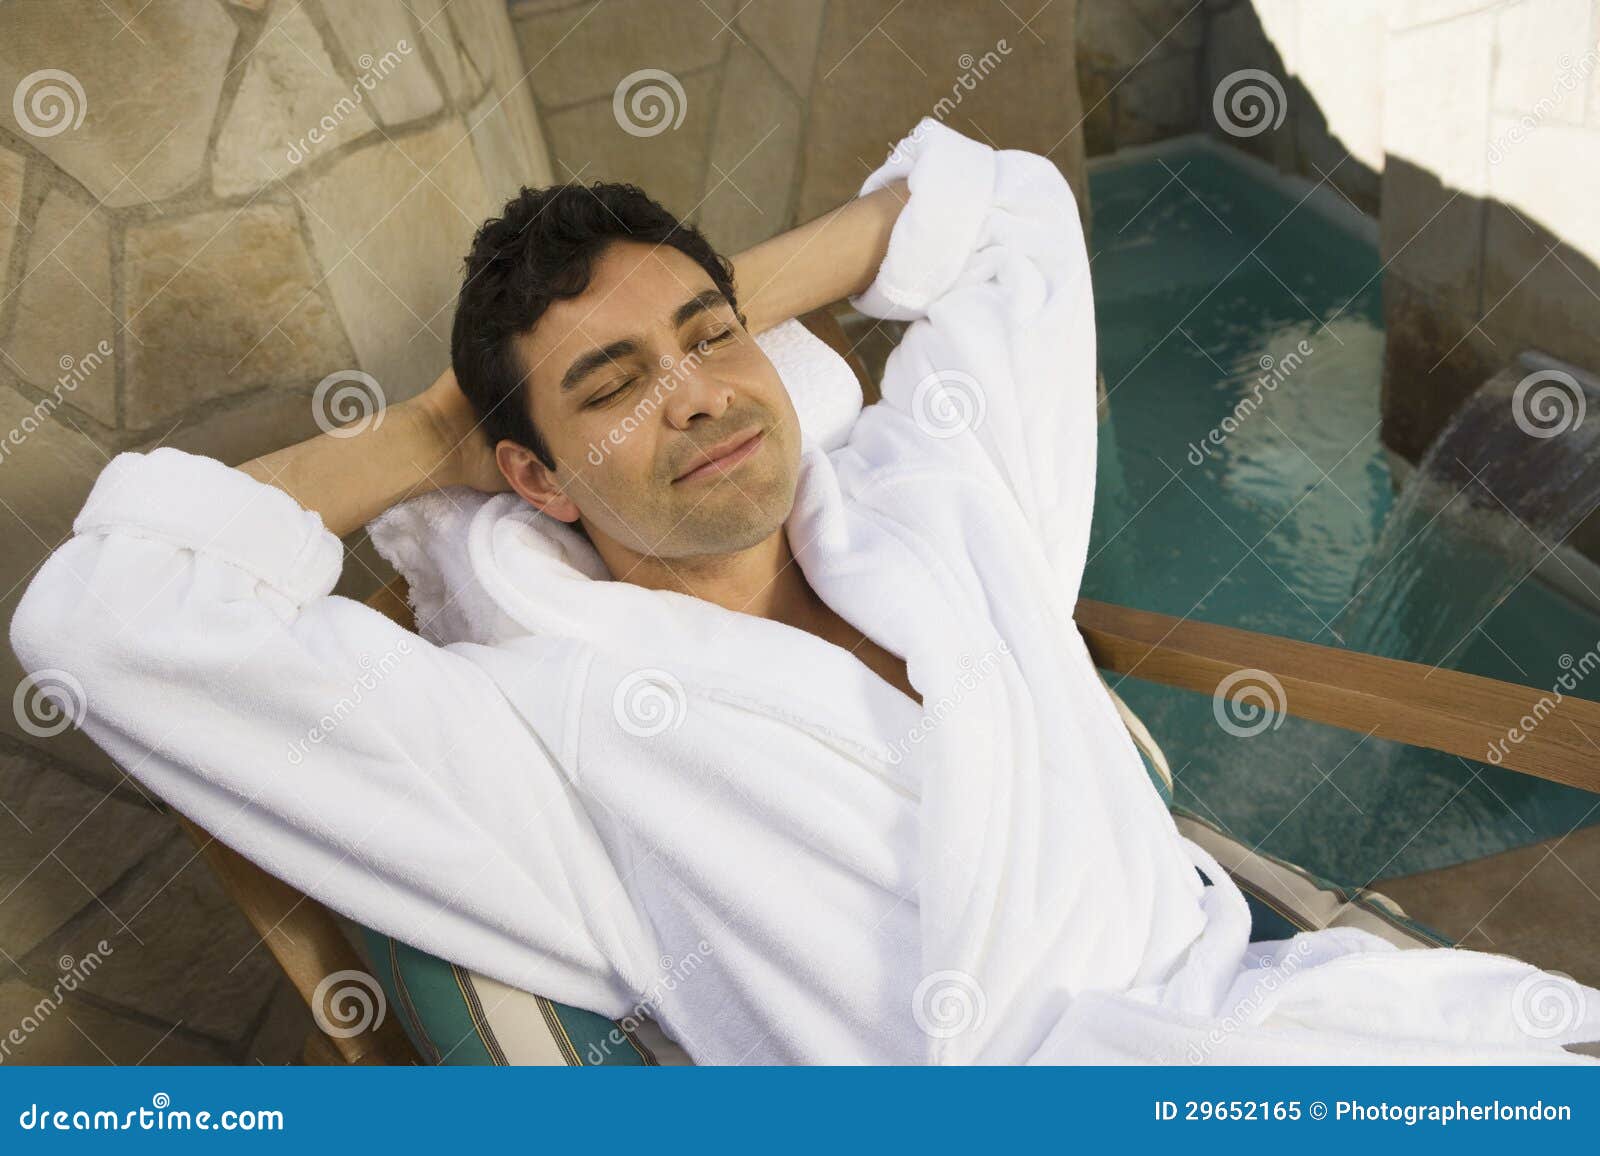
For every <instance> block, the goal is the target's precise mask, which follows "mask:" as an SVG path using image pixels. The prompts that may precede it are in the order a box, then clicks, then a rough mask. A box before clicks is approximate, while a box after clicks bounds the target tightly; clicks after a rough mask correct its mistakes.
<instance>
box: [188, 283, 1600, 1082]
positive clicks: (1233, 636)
mask: <svg viewBox="0 0 1600 1156" xmlns="http://www.w3.org/2000/svg"><path fill="white" fill-rule="evenodd" d="M801 320H802V321H803V322H804V323H805V325H806V326H807V328H809V329H811V330H812V332H814V333H816V334H817V336H819V337H820V338H822V339H823V340H824V341H826V342H827V343H828V344H829V345H830V346H832V347H833V348H834V349H835V350H837V351H838V352H839V353H840V354H841V355H842V356H844V357H845V358H846V359H847V360H848V361H849V362H850V364H851V366H852V368H854V369H855V371H856V373H857V375H858V377H860V378H861V380H862V382H863V387H864V388H865V389H866V390H867V392H868V396H869V398H871V397H873V393H874V390H873V385H872V383H871V381H870V379H869V376H868V374H867V373H866V370H865V367H864V366H863V365H862V363H861V360H860V358H859V357H857V356H856V354H855V352H854V350H853V349H852V348H851V347H850V343H849V341H848V339H847V338H846V336H845V333H844V330H843V328H842V327H841V326H840V324H839V322H838V320H837V318H836V317H835V316H834V314H833V312H832V309H831V308H825V309H820V310H817V311H816V312H814V313H810V314H807V315H805V316H804V317H802V318H801ZM405 593H406V591H405V582H404V579H400V578H397V579H395V580H394V581H392V582H390V583H389V584H388V585H387V586H385V587H383V588H382V589H380V590H378V591H377V592H376V593H375V594H373V595H372V596H371V597H370V598H369V599H368V600H367V604H368V605H369V606H372V607H373V608H374V609H376V610H379V611H380V612H381V613H383V614H385V615H387V616H389V617H390V618H392V619H393V620H394V621H396V622H398V623H400V624H401V625H402V626H404V627H405V628H406V629H408V630H410V629H414V628H415V621H414V619H413V617H412V613H411V609H410V606H409V605H408V604H407V601H406V596H405ZM1074 617H1075V620H1076V621H1077V624H1078V627H1079V630H1080V631H1081V632H1082V634H1083V637H1084V639H1085V641H1086V642H1087V643H1088V646H1089V651H1090V654H1091V655H1092V656H1093V658H1094V660H1095V663H1096V664H1097V665H1098V666H1099V667H1101V668H1102V669H1103V670H1105V671H1108V672H1111V673H1114V674H1121V675H1128V676H1132V677H1136V678H1141V679H1147V680H1149V681H1152V682H1157V683H1162V684H1165V685H1167V686H1175V687H1181V688H1183V689H1186V690H1193V691H1199V692H1201V693H1203V694H1212V693H1214V692H1215V690H1216V688H1217V686H1218V684H1219V683H1220V682H1221V681H1222V680H1223V679H1224V678H1225V677H1227V676H1228V675H1230V674H1233V673H1234V672H1236V671H1239V670H1244V669H1252V670H1257V671H1261V672H1263V673H1264V674H1265V675H1269V676H1271V677H1272V678H1273V679H1276V680H1277V682H1278V683H1279V684H1280V685H1281V686H1282V687H1283V691H1284V702H1283V704H1282V705H1283V708H1284V711H1285V713H1287V714H1289V715H1292V716H1294V717H1297V718H1304V719H1309V720H1312V721H1314V722H1319V723H1326V724H1329V725H1331V726H1336V727H1342V728H1344V729H1346V730H1351V731H1357V732H1360V733H1362V734H1368V733H1370V734H1373V735H1376V736H1378V737H1379V738H1385V739H1393V740H1395V741H1397V742H1403V743H1408V744H1410V745H1413V746H1420V747H1427V748H1431V749H1434V750H1439V751H1444V752H1446V753H1449V754H1454V755H1460V756H1462V757H1464V758H1470V759H1478V760H1481V759H1483V758H1484V757H1485V755H1486V754H1487V753H1488V751H1489V750H1490V749H1491V746H1498V747H1501V748H1503V754H1502V757H1501V758H1500V760H1499V765H1501V766H1503V767H1506V768H1508V769H1510V770H1513V771H1519V772H1521V773H1523V774H1527V775H1533V776H1535V777H1537V778H1542V779H1549V780H1550V781H1552V782H1557V783H1564V784H1566V785H1568V786H1572V787H1579V788H1582V789H1584V790H1587V791H1595V792H1600V704H1597V703H1592V702H1588V701H1586V700H1583V699H1575V698H1570V697H1569V698H1562V699H1561V700H1560V701H1559V702H1555V703H1553V702H1552V701H1551V692H1547V691H1543V690H1538V689H1535V688H1533V687H1526V686H1518V685H1516V684H1514V683H1508V682H1501V681H1499V680H1497V679H1490V678H1480V677H1478V676H1476V675H1471V674H1462V673H1460V672H1458V671H1452V670H1441V669H1435V668H1432V667H1428V666H1424V665H1421V664H1418V663H1414V662H1404V661H1400V660H1397V659H1391V658H1379V657H1377V656H1375V655H1370V654H1360V653H1356V652H1353V651H1349V650H1340V649H1336V648H1333V647H1327V646H1317V645H1314V644H1312V643H1307V642H1297V641H1294V640H1292V639H1287V638H1280V637H1277V636H1275V635H1269V634H1258V633H1255V632H1253V631H1248V630H1237V629H1234V628H1232V627H1226V626H1217V625H1214V624H1211V623H1205V622H1195V621H1192V620H1189V619H1180V618H1174V617H1172V616H1170V615H1166V614H1154V613H1151V612H1149V611H1145V610H1134V609H1130V608H1127V607H1122V606H1114V605H1111V604H1108V603H1104V602H1094V601H1090V600H1087V599H1085V600H1082V601H1080V602H1079V603H1078V605H1077V607H1076V611H1075V615H1074ZM1530 716H1531V717H1534V718H1537V719H1538V720H1539V721H1538V724H1537V726H1535V727H1532V728H1528V727H1526V726H1525V720H1526V719H1527V718H1529V717H1530ZM1514 733H1515V734H1519V735H1521V738H1520V740H1519V741H1512V742H1507V741H1506V740H1507V738H1508V736H1510V735H1512V734H1514ZM180 821H181V822H182V823H183V825H184V827H185V828H186V829H187V830H188V831H189V833H190V835H191V836H192V837H193V838H194V840H195V842H196V843H197V844H198V845H199V847H200V849H201V851H202V853H203V855H204V856H205V858H206V860H207V861H208V862H209V863H210V864H211V866H212V868H213V869H214V870H215V871H216V872H217V874H218V876H219V877H220V879H221V880H222V882H223V885H224V886H225V888H226V889H227V890H228V892H229V893H230V894H231V895H232V896H233V898H234V900H235V901H236V902H237V903H238V904H239V906H240V908H241V910H243V911H244V913H245V916H246V918H248V919H249V921H250V923H251V925H252V926H254V927H255V929H256V931H257V932H258V933H259V934H260V935H261V937H262V941H263V942H264V943H265V944H266V946H267V949H268V950H269V951H270V952H272V955H273V957H274V958H275V959H276V960H277V961H278V964H279V965H280V966H281V967H282V968H283V970H284V973H285V974H286V975H287V976H288V977H289V979H290V981H291V982H292V983H293V984H294V985H295V988H296V989H297V990H298V991H299V992H300V995H301V996H302V997H303V998H304V999H305V1001H306V1003H307V1005H308V1006H314V1005H313V993H314V992H315V991H316V988H317V985H318V984H319V983H320V982H321V981H322V979H323V978H324V977H325V976H327V975H329V974H330V973H332V972H335V971H340V970H346V969H352V970H364V969H365V965H364V963H363V962H362V960H361V957H360V954H359V953H358V952H357V951H356V949H355V947H354V946H353V945H352V944H351V943H350V941H349V939H348V938H347V937H346V936H345V934H344V931H343V929H342V928H341V927H340V925H339V923H338V921H337V920H336V919H335V918H334V916H333V914H332V913H331V912H330V911H328V909H327V908H325V907H323V906H322V905H321V904H320V903H318V902H316V901H315V900H313V899H311V898H309V897H308V896H305V895H303V894H301V893H300V892H299V891H297V890H295V889H294V888H293V887H291V886H289V885H288V884H287V883H284V882H282V881H281V880H279V879H277V878H275V877H273V876H272V875H270V874H268V873H267V872H266V871H264V870H262V869H261V868H260V867H257V866H256V865H255V864H254V863H251V862H250V861H249V860H247V859H245V858H244V857H243V856H241V855H239V854H238V853H237V852H235V851H233V850H232V849H230V848H228V847H226V846H224V845H223V844H221V843H218V842H217V841H216V840H215V839H213V838H212V837H211V836H210V835H208V834H207V833H206V832H205V831H203V830H202V829H200V828H199V827H197V826H196V825H195V824H193V823H191V822H189V820H187V819H184V818H182V816H180ZM303 1058H304V1059H305V1060H306V1062H308V1063H331V1064H339V1063H345V1064H371V1063H376V1064H411V1063H417V1062H418V1058H417V1055H416V1052H415V1050H414V1049H413V1048H412V1047H411V1044H410V1041H409V1040H408V1039H407V1038H406V1036H405V1034H404V1032H403V1031H402V1029H401V1028H400V1027H399V1025H398V1023H397V1022H396V1019H395V1017H393V1016H388V1017H385V1019H384V1021H383V1023H382V1024H381V1025H380V1026H379V1027H378V1028H377V1029H376V1030H374V1031H369V1032H367V1033H365V1034H363V1035H358V1036H353V1037H348V1038H334V1037H330V1036H327V1035H325V1034H324V1033H322V1032H321V1031H313V1033H312V1035H311V1036H310V1038H308V1040H307V1042H306V1047H305V1051H304V1054H303Z"/></svg>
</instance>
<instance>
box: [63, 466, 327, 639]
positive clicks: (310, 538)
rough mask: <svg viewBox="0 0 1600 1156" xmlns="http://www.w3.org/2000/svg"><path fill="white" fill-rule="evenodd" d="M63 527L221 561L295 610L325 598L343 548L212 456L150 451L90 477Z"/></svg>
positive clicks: (274, 491) (280, 496)
mask: <svg viewBox="0 0 1600 1156" xmlns="http://www.w3.org/2000/svg"><path fill="white" fill-rule="evenodd" d="M72 529H73V532H74V533H77V534H88V533H94V532H96V531H110V530H120V531H122V532H124V533H130V534H137V535H140V536H142V537H146V538H155V539H160V540H162V541H166V542H170V543H172V544H174V545H177V546H181V547H184V548H186V549H189V550H193V551H195V552H196V553H200V554H209V555H212V556H214V557H217V558H221V559H223V560H224V561H227V562H230V563H232V564H233V565H235V566H237V567H239V568H240V569H242V570H244V571H245V572H247V573H249V574H251V575H253V576H254V577H256V578H257V579H259V580H260V581H262V582H265V583H266V584H267V585H268V586H271V587H272V588H273V589H275V590H277V591H278V592H279V593H281V594H282V595H283V596H284V597H285V598H287V599H289V600H290V601H291V602H292V603H293V604H294V606H295V607H297V608H298V607H301V606H304V605H305V604H306V603H307V602H310V601H311V600H312V599H315V598H322V597H326V596H327V595H328V594H330V593H331V592H332V591H333V587H334V585H335V583H337V582H338V580H339V573H340V571H341V569H342V568H343V566H344V544H343V543H342V542H340V541H339V539H338V538H337V537H335V536H334V535H333V534H332V533H330V532H329V530H328V529H327V527H326V526H324V525H323V522H322V517H321V516H320V515H319V514H316V513H315V512H313V511H311V510H307V509H306V508H305V507H303V506H302V505H300V503H299V502H297V501H295V500H294V499H293V498H291V497H290V496H289V495H288V494H287V493H285V492H284V491H282V490H280V489H278V488H277V487H276V486H269V485H267V484H266V483H265V482H260V481H257V480H256V479H255V478H253V477H251V476H250V475H249V474H247V473H244V472H243V471H241V470H237V469H234V468H233V467H232V466H225V465H223V464H222V463H221V462H219V461H217V460H216V459H215V458H208V457H204V456H202V455H200V454H191V453H186V452H184V451H183V450H179V449H174V448H172V447H171V446H160V447H158V448H156V449H153V450H151V451H149V452H148V453H132V452H129V453H120V454H118V455H117V456H116V457H114V458H112V459H111V461H110V463H109V464H108V465H107V466H106V468H105V469H103V470H102V471H100V476H99V478H97V479H96V481H95V484H94V488H93V489H92V490H91V491H90V493H89V498H88V500H87V501H86V502H85V503H84V505H83V509H82V510H80V511H79V513H78V516H77V518H75V519H74V520H73V523H72Z"/></svg>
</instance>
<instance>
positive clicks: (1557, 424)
mask: <svg viewBox="0 0 1600 1156" xmlns="http://www.w3.org/2000/svg"><path fill="white" fill-rule="evenodd" d="M1597 402H1600V390H1596V388H1595V386H1594V385H1593V384H1592V383H1586V382H1585V381H1584V380H1583V378H1582V376H1581V375H1580V374H1577V373H1575V372H1571V371H1569V370H1568V369H1563V368H1558V367H1556V366H1554V365H1551V366H1550V367H1548V368H1545V369H1532V370H1530V369H1528V368H1525V367H1522V366H1518V367H1515V368H1511V369H1507V370H1505V371H1503V372H1501V373H1499V374H1497V375H1496V376H1495V377H1493V378H1491V379H1490V380H1489V381H1487V382H1485V383H1484V384H1483V385H1482V386H1481V387H1479V389H1478V390H1477V391H1476V392H1475V393H1474V394H1473V395H1472V396H1471V397H1469V398H1468V399H1467V400H1466V401H1465V402H1464V403H1463V404H1462V405H1461V407H1460V409H1458V410H1457V411H1456V412H1455V414H1454V416H1452V417H1451V419H1450V421H1449V422H1448V423H1447V424H1446V425H1445V428H1444V429H1443V430H1441V431H1440V433H1439V435H1438V436H1437V437H1436V438H1435V439H1434V441H1433V443H1432V444H1431V445H1430V446H1429V448H1428V451H1427V453H1426V454H1425V455H1424V456H1423V459H1422V461H1421V463H1420V464H1419V465H1418V467H1417V471H1416V473H1415V474H1413V475H1412V476H1411V478H1410V479H1409V480H1408V481H1407V482H1406V484H1405V487H1404V489H1403V490H1402V491H1401V494H1400V499H1399V501H1398V502H1397V503H1396V504H1395V506H1394V508H1393V509H1392V510H1391V511H1390V513H1389V516H1388V518H1387V519H1386V521H1385V522H1384V527H1383V532H1382V533H1381V534H1380V535H1379V538H1378V542H1377V544H1376V546H1375V547H1374V548H1373V550H1372V552H1371V554H1369V555H1368V556H1367V558H1366V560H1365V562H1364V563H1363V564H1362V567H1361V571H1360V573H1359V575H1358V578H1357V583H1356V590H1355V593H1354V595H1353V596H1352V599H1351V602H1350V604H1349V606H1347V607H1346V608H1345V611H1344V613H1343V614H1341V615H1340V617H1339V618H1338V619H1337V620H1336V622H1335V623H1334V629H1335V630H1336V631H1337V632H1338V633H1339V635H1340V636H1341V637H1343V639H1344V640H1345V643H1346V644H1347V645H1348V646H1350V647H1351V648H1352V649H1355V650H1363V651H1367V652H1368V653H1371V654H1382V655H1386V656H1388V657H1391V658H1407V659H1410V660H1412V661H1413V662H1426V663H1429V664H1430V665H1436V666H1450V665H1454V662H1455V661H1457V660H1459V659H1460V657H1461V656H1462V654H1463V652H1464V650H1465V647H1464V646H1463V644H1464V643H1466V642H1467V641H1468V640H1469V639H1470V638H1471V637H1472V636H1473V634H1474V633H1475V631H1476V629H1477V627H1478V625H1479V624H1480V623H1482V622H1483V621H1484V620H1485V619H1487V618H1488V617H1489V615H1490V614H1491V613H1492V612H1493V611H1494V609H1495V608H1496V607H1497V606H1499V605H1500V603H1501V602H1503V601H1504V600H1505V598H1506V596H1507V595H1508V594H1510V593H1511V591H1512V590H1513V589H1515V588H1516V587H1517V586H1519V585H1521V583H1522V582H1524V581H1526V580H1527V579H1528V578H1529V576H1530V575H1532V574H1533V572H1534V571H1535V569H1536V567H1538V565H1539V564H1540V563H1541V562H1543V561H1544V560H1545V559H1546V558H1547V557H1548V556H1549V554H1550V553H1551V550H1552V548H1553V547H1554V546H1555V545H1556V544H1558V543H1560V542H1562V541H1564V540H1565V539H1566V537H1567V536H1568V535H1569V534H1571V533H1572V531H1573V530H1574V529H1576V528H1577V525H1578V523H1579V522H1581V521H1582V520H1583V518H1584V517H1585V516H1586V515H1588V514H1589V513H1590V512H1591V511H1593V510H1594V509H1595V508H1596V507H1597V506H1600V420H1593V421H1589V422H1587V423H1585V422H1584V420H1583V418H1584V415H1585V414H1586V413H1587V411H1588V410H1589V408H1590V407H1591V405H1594V404H1595V403H1597ZM1596 412H1597V414H1600V407H1597V408H1596ZM1439 575H1448V576H1449V580H1448V581H1445V582H1439V581H1438V580H1437V579H1438V576H1439Z"/></svg>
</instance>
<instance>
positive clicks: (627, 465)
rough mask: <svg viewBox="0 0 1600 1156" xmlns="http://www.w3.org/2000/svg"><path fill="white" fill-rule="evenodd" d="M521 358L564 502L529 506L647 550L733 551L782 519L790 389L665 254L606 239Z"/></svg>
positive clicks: (788, 496)
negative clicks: (585, 281)
mask: <svg viewBox="0 0 1600 1156" xmlns="http://www.w3.org/2000/svg"><path fill="white" fill-rule="evenodd" d="M519 352H520V354H521V356H522V358H523V359H524V364H525V365H526V366H528V367H529V369H530V371H531V372H530V374H529V378H528V381H529V396H530V402H531V406H532V416H533V421H534V425H535V426H536V427H537V428H538V429H539V432H540V433H541V434H542V435H543V436H544V439H545V443H546V444H547V445H548V446H549V448H550V452H551V455H552V456H553V457H554V458H555V461H556V470H555V471H554V473H553V475H550V476H549V478H548V482H549V484H552V485H554V486H556V487H559V490H560V493H561V495H563V496H564V497H565V498H566V499H569V500H570V503H571V505H570V506H568V505H564V504H562V503H560V502H556V503H552V504H547V503H542V502H541V503H539V504H541V505H543V506H544V507H545V508H546V510H547V512H549V513H552V514H554V515H555V516H557V517H565V518H567V520H571V517H576V516H579V515H581V517H582V519H583V523H584V526H585V528H586V529H588V530H589V531H590V533H591V535H592V534H594V533H595V532H596V531H598V532H599V533H601V534H604V535H606V536H608V537H610V538H611V539H612V540H614V541H616V542H618V543H620V544H621V545H623V546H625V547H626V548H628V549H630V550H632V551H635V552H637V553H640V554H649V555H654V556H656V557H661V558H675V557H685V556H690V555H703V554H725V553H731V552H733V551H736V550H742V549H746V548H748V547H750V546H753V545H755V544H756V543H758V542H761V541H763V540H765V539H766V538H767V537H768V536H770V535H771V534H772V533H773V532H774V531H775V530H777V529H779V528H780V527H781V526H782V525H783V523H784V521H785V520H786V519H787V518H788V516H789V511H790V509H791V507H792V505H793V502H794V492H795V485H796V481H797V478H798V475H799V462H800V430H799V424H798V420H797V418H796V416H795V412H794V406H793V405H792V404H791V403H790V401H789V394H788V391H787V390H786V389H785V388H784V385H783V382H782V380H781V379H780V378H779V376H778V372H777V370H776V369H774V368H773V366H772V363H771V362H770V361H768V360H767V357H766V354H765V353H763V352H762V350H761V347H760V346H758V345H757V344H756V342H755V339H754V338H753V337H751V336H750V335H749V334H748V333H746V332H745V330H744V328H743V327H742V326H741V325H740V324H739V321H738V318H737V316H736V315H735V314H734V311H733V309H732V308H731V307H730V306H729V305H728V303H727V301H726V300H724V299H723V297H722V294H721V293H720V292H718V291H717V289H716V286H715V284H714V283H713V282H712V280H711V278H710V277H709V276H708V275H707V274H706V272H705V270H703V269H702V268H701V267H700V266H699V265H698V264H696V263H695V262H694V261H693V260H691V259H690V258H689V257H687V256H685V255H684V254H683V253H681V252H679V251H678V250H677V249H674V248H671V247H670V246H659V247H658V246H652V245H646V244H640V243H636V242H615V243H613V244H612V245H610V246H609V247H608V248H607V249H606V251H605V252H604V253H603V254H602V255H601V256H600V257H599V258H598V259H597V260H596V261H595V265H594V270H593V277H592V279H591V280H590V283H589V287H588V289H587V290H586V291H585V292H584V293H583V294H582V295H581V296H579V297H575V298H572V299H570V300H565V301H557V302H555V303H554V304H553V305H552V306H551V307H550V308H549V309H548V310H547V311H546V312H545V314H544V316H543V317H541V318H540V320H539V322H538V324H537V325H536V326H535V327H534V329H533V331H532V332H531V333H527V334H524V335H523V336H522V337H521V338H520V339H519ZM752 438H753V439H755V440H754V441H753V443H751V442H750V439H752ZM736 446H737V447H740V448H737V449H735V448H734V447H736ZM730 449H732V450H733V451H734V452H733V453H732V455H731V456H728V457H727V460H725V461H723V460H720V459H721V457H722V456H723V455H726V454H728V451H729V450H730ZM568 515H571V517H569V516H568Z"/></svg>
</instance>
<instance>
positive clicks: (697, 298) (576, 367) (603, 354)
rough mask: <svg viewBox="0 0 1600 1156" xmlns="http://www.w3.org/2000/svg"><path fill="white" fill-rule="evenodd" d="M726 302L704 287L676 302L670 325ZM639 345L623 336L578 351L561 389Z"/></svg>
mask: <svg viewBox="0 0 1600 1156" xmlns="http://www.w3.org/2000/svg"><path fill="white" fill-rule="evenodd" d="M722 304H726V301H725V299H724V298H723V296H722V292H721V290H718V289H707V290H705V291H704V292H701V293H696V294H695V295H694V296H693V297H691V298H689V300H687V301H685V302H684V303H683V304H682V305H680V306H678V308H677V309H675V310H674V311H673V313H672V327H673V328H674V329H679V328H682V327H683V326H684V325H685V324H687V323H688V322H689V321H690V320H692V319H693V318H695V317H698V316H699V315H700V314H702V313H709V312H710V311H711V310H713V309H715V308H716V307H717V306H718V305H722ZM639 349H640V345H639V341H638V339H637V338H634V337H624V338H621V339H620V340H617V341H613V342H611V344H609V345H602V346H600V347H599V348H598V349H591V350H589V351H588V352H587V353H580V354H579V355H578V356H577V357H575V358H573V359H572V364H571V365H569V366H567V372H566V373H564V374H562V375H561V392H562V393H563V394H565V393H569V392H571V391H572V390H574V389H576V388H577V387H578V385H579V383H580V382H582V381H583V379H584V378H585V377H587V376H588V375H589V374H590V373H593V372H594V371H595V370H597V369H602V368H604V367H605V366H607V365H610V364H611V363H612V362H614V361H616V360H617V359H619V358H622V357H627V356H629V355H630V354H634V353H637V352H638V351H639Z"/></svg>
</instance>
